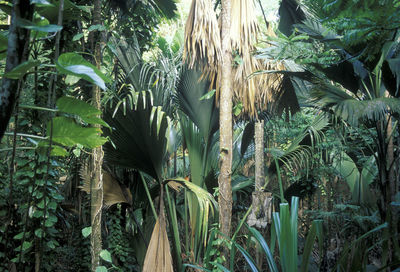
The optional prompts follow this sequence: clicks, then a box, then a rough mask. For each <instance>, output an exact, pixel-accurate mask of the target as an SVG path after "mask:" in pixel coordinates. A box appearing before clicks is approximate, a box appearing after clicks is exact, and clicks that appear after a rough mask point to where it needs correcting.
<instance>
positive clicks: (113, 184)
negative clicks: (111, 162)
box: [78, 164, 132, 207]
mask: <svg viewBox="0 0 400 272" xmlns="http://www.w3.org/2000/svg"><path fill="white" fill-rule="evenodd" d="M79 174H80V176H81V178H82V180H83V185H82V186H78V188H80V189H81V190H82V191H84V192H86V193H88V194H90V180H91V176H90V170H89V167H88V165H87V164H84V165H82V167H81V169H80V172H79ZM103 192H104V195H103V201H104V205H105V206H106V207H110V206H112V205H114V204H117V203H128V204H132V194H131V192H130V191H129V189H127V188H126V187H125V186H121V184H119V182H118V181H117V180H116V179H115V178H114V177H113V176H112V175H111V174H110V173H108V172H105V171H103Z"/></svg>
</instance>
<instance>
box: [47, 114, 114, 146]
mask: <svg viewBox="0 0 400 272" xmlns="http://www.w3.org/2000/svg"><path fill="white" fill-rule="evenodd" d="M47 131H50V122H49V124H48V125H47ZM100 133H101V129H99V128H94V127H81V126H80V125H78V124H76V123H75V122H74V120H73V119H70V118H67V117H55V118H53V138H52V139H53V141H54V142H56V143H59V144H61V145H64V146H67V147H73V146H75V145H77V144H81V145H82V146H84V147H87V148H95V147H98V146H101V145H103V144H104V143H105V142H107V139H106V138H104V137H101V136H100V135H99V134H100Z"/></svg>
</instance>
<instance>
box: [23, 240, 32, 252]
mask: <svg viewBox="0 0 400 272" xmlns="http://www.w3.org/2000/svg"><path fill="white" fill-rule="evenodd" d="M31 246H32V243H31V242H28V241H25V242H24V243H23V244H22V250H23V251H25V250H27V249H29V248H30V247H31Z"/></svg>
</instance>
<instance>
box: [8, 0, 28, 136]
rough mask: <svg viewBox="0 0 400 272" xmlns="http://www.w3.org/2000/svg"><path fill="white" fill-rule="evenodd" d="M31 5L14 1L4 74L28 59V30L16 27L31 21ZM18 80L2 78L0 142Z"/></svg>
mask: <svg viewBox="0 0 400 272" xmlns="http://www.w3.org/2000/svg"><path fill="white" fill-rule="evenodd" d="M32 14H33V5H31V4H30V1H29V0H14V1H13V7H12V11H11V24H10V28H9V31H8V47H7V59H6V69H5V72H6V73H7V72H9V71H11V70H12V69H14V68H15V67H16V66H17V65H19V64H21V63H22V62H24V61H25V60H27V59H28V56H29V54H28V46H29V30H27V29H24V28H19V27H17V20H18V19H25V20H29V21H30V20H32ZM18 81H19V80H18V79H10V78H6V77H3V79H2V83H1V89H0V141H1V139H2V138H3V136H4V132H5V131H6V129H7V126H8V122H9V121H10V118H11V115H12V112H13V111H14V107H15V104H16V102H17V99H18V91H19V84H18Z"/></svg>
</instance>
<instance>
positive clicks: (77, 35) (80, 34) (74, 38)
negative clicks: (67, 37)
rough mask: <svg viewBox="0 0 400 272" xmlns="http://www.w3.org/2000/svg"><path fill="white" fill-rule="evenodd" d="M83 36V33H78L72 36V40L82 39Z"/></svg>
mask: <svg viewBox="0 0 400 272" xmlns="http://www.w3.org/2000/svg"><path fill="white" fill-rule="evenodd" d="M82 37H83V33H78V34H76V35H74V37H72V41H74V42H75V41H77V40H80V39H81V38H82Z"/></svg>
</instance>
